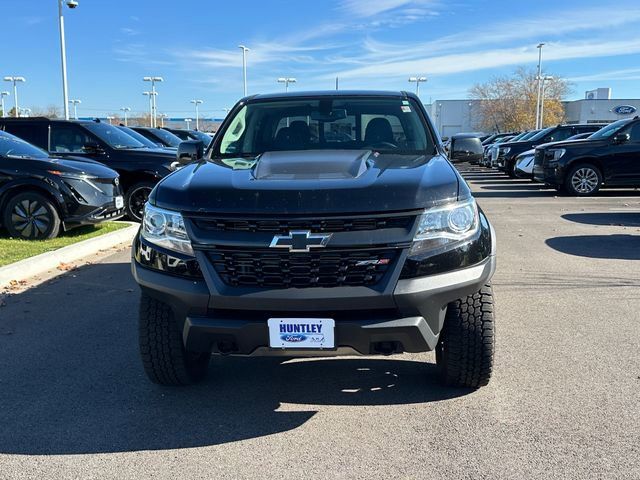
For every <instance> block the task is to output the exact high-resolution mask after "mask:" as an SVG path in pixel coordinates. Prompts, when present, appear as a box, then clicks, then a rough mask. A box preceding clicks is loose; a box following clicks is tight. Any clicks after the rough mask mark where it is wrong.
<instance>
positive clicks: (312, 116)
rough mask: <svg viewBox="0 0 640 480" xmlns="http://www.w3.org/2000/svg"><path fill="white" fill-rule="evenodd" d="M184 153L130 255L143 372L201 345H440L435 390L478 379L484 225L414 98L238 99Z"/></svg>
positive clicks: (158, 371)
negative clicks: (210, 134)
mask: <svg viewBox="0 0 640 480" xmlns="http://www.w3.org/2000/svg"><path fill="white" fill-rule="evenodd" d="M459 153H460V152H457V151H455V149H454V151H452V152H451V158H452V159H453V158H456V157H458V156H459V155H458V154H459ZM460 154H461V155H462V153H460ZM177 157H178V161H179V162H180V163H181V164H184V165H185V166H184V167H182V168H181V169H179V170H177V171H176V172H174V173H172V174H171V175H169V176H167V177H166V178H164V179H163V180H162V181H160V183H159V184H158V185H157V186H156V187H155V188H154V190H153V192H152V193H151V195H150V197H149V201H148V203H147V204H146V206H145V211H144V219H143V223H142V226H141V230H140V233H139V235H138V236H137V237H136V238H135V240H134V245H133V249H132V256H133V261H132V270H133V275H134V277H135V279H136V281H137V282H138V283H139V285H140V287H141V290H142V295H141V304H140V320H139V322H140V323H139V343H140V353H141V357H142V361H143V365H144V368H145V371H146V373H147V375H148V376H149V378H150V379H151V380H152V381H154V382H156V383H160V384H166V385H184V384H190V383H194V382H196V381H199V380H201V379H202V378H203V377H204V376H205V374H206V372H207V366H208V363H209V359H210V357H211V354H212V353H214V354H223V355H227V354H232V355H233V354H236V355H255V356H258V355H281V356H331V355H342V354H347V355H353V354H363V355H370V354H383V355H390V354H395V353H402V352H425V351H429V350H435V351H436V362H437V364H438V366H439V367H440V371H441V375H442V379H443V381H444V382H445V383H446V384H449V385H455V386H465V387H471V388H477V387H480V386H482V385H486V384H487V382H488V381H489V378H490V376H491V372H492V368H493V351H494V303H493V294H492V289H491V286H490V279H491V277H492V275H493V273H494V270H495V266H496V256H495V236H494V233H493V229H492V227H491V225H490V224H489V221H488V220H487V218H486V216H485V215H484V213H483V212H482V210H481V209H480V208H479V207H478V206H477V204H476V202H475V200H474V198H473V196H472V195H471V191H470V190H469V187H468V186H467V184H466V183H465V181H464V180H463V179H462V177H461V176H460V175H459V173H458V172H457V171H456V169H455V168H454V167H453V166H452V164H451V163H450V162H449V161H448V159H447V156H446V154H445V152H444V150H443V147H442V145H441V142H440V139H439V137H438V135H437V133H436V131H435V129H434V127H433V124H432V123H431V120H430V119H429V118H428V116H427V113H426V111H425V109H424V107H423V106H422V103H421V102H420V100H419V99H418V98H417V97H416V96H415V95H413V94H410V93H405V92H397V93H393V92H361V91H355V92H353V91H352V92H349V91H341V92H334V91H332V92H311V93H289V94H274V95H257V96H253V97H247V98H244V99H242V100H241V101H240V102H239V103H238V104H237V105H236V106H235V107H234V108H233V110H232V111H231V113H230V114H229V116H228V117H227V119H226V120H225V121H224V123H223V125H222V126H221V129H220V131H219V133H218V134H217V135H216V137H215V139H214V141H213V143H212V144H211V145H210V146H209V147H208V148H207V149H206V151H204V152H203V147H202V144H201V143H199V142H197V141H187V142H183V143H181V144H180V145H179V147H178V152H177Z"/></svg>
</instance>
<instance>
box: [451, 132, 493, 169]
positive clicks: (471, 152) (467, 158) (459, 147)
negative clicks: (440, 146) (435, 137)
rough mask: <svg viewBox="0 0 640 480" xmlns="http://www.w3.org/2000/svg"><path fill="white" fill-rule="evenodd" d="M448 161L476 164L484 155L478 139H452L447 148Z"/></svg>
mask: <svg viewBox="0 0 640 480" xmlns="http://www.w3.org/2000/svg"><path fill="white" fill-rule="evenodd" d="M449 151H450V152H451V153H450V154H449V160H451V162H453V163H456V162H471V163H474V162H477V161H479V160H480V159H481V158H482V155H483V154H484V148H483V147H482V143H481V142H480V140H479V139H475V138H461V139H455V138H454V139H452V140H451V145H450V147H449Z"/></svg>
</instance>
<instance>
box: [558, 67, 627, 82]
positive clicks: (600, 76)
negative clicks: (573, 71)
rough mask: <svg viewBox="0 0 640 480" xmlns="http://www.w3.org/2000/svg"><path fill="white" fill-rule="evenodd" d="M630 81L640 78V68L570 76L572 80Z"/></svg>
mask: <svg viewBox="0 0 640 480" xmlns="http://www.w3.org/2000/svg"><path fill="white" fill-rule="evenodd" d="M611 80H616V81H629V80H640V68H627V69H624V70H610V71H607V72H600V73H594V74H589V75H580V76H576V77H571V78H569V81H571V82H576V83H577V82H599V81H611Z"/></svg>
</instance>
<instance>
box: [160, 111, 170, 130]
mask: <svg viewBox="0 0 640 480" xmlns="http://www.w3.org/2000/svg"><path fill="white" fill-rule="evenodd" d="M158 116H159V117H160V128H164V119H165V118H167V117H168V116H169V115H167V114H166V113H161V114H160V115H158Z"/></svg>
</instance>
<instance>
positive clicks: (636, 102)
mask: <svg viewBox="0 0 640 480" xmlns="http://www.w3.org/2000/svg"><path fill="white" fill-rule="evenodd" d="M480 102H481V100H436V101H434V102H432V103H431V104H428V105H425V107H426V108H427V111H428V112H429V115H430V116H431V119H432V120H433V123H434V124H435V126H436V128H437V129H438V131H439V132H440V134H441V135H442V136H443V137H449V136H451V135H454V134H456V133H460V132H474V131H477V130H478V125H479V124H480V123H481V111H480V108H479V107H480ZM563 103H564V108H565V120H564V122H565V123H610V122H615V121H616V120H620V119H623V118H629V117H633V116H634V115H638V113H637V112H640V99H637V98H636V99H628V98H622V99H612V98H611V89H610V88H598V89H596V90H590V91H588V92H585V97H584V98H582V99H580V100H570V101H566V102H563Z"/></svg>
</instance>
